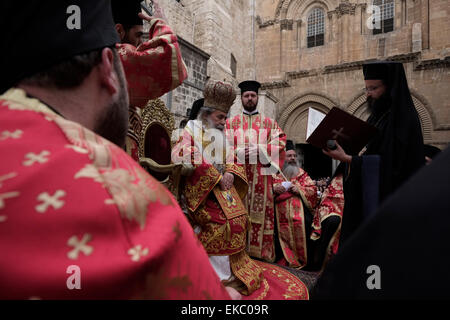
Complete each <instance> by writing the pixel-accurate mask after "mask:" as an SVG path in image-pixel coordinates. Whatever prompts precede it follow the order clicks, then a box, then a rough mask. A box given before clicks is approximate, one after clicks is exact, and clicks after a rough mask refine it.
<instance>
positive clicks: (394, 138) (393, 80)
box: [324, 62, 424, 243]
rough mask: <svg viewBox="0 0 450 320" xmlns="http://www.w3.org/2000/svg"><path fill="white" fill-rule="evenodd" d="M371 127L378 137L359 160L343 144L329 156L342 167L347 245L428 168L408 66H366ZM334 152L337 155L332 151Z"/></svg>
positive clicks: (343, 231) (365, 77)
mask: <svg viewBox="0 0 450 320" xmlns="http://www.w3.org/2000/svg"><path fill="white" fill-rule="evenodd" d="M363 72H364V80H365V85H366V92H367V102H368V104H369V109H370V111H371V114H370V117H369V119H368V120H367V123H368V124H370V125H372V126H373V127H375V128H377V132H376V134H375V135H374V137H373V138H372V139H370V140H369V141H368V143H367V145H366V146H365V147H364V148H363V149H362V150H361V152H359V155H356V154H353V153H352V152H349V151H347V152H346V151H345V150H344V148H342V147H341V145H340V144H339V143H336V148H332V147H331V148H327V149H325V150H324V153H325V154H326V155H328V156H330V157H331V158H333V159H336V160H339V161H341V162H342V164H341V165H340V166H339V167H338V169H337V170H338V172H343V173H344V195H345V206H344V216H343V222H342V231H341V243H342V242H345V240H346V239H347V238H349V237H350V236H351V235H352V234H353V233H354V231H355V230H356V229H357V228H358V227H359V226H360V224H361V223H362V222H363V220H364V219H365V218H367V217H368V216H370V214H371V213H372V212H374V210H375V209H376V208H377V206H378V204H379V203H380V202H381V201H383V200H384V199H386V198H387V197H388V196H389V195H390V194H391V193H393V191H395V190H396V189H397V188H398V187H400V185H402V184H403V183H404V182H405V181H406V180H407V179H408V178H409V177H410V176H411V175H412V174H413V173H414V172H415V171H416V170H417V169H419V168H420V167H422V166H423V165H424V149H423V148H424V147H423V136H422V131H421V125H420V121H419V117H418V114H417V111H416V109H415V107H414V103H413V100H412V98H411V94H410V91H409V88H408V83H407V79H406V75H405V71H404V69H403V65H402V64H401V63H397V62H374V63H368V64H365V65H364V66H363ZM332 149H334V150H332Z"/></svg>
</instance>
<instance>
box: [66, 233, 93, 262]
mask: <svg viewBox="0 0 450 320" xmlns="http://www.w3.org/2000/svg"><path fill="white" fill-rule="evenodd" d="M91 240H92V236H91V235H90V234H89V233H86V234H84V235H83V238H82V239H81V241H79V240H78V237H77V236H73V237H71V238H70V239H69V240H68V241H67V245H68V246H70V247H73V248H74V249H73V250H71V251H70V252H68V253H67V257H68V258H69V259H71V260H77V259H78V256H79V255H80V252H82V253H84V255H85V256H89V255H91V254H92V252H93V251H94V247H92V246H88V245H87V243H88V242H89V241H91Z"/></svg>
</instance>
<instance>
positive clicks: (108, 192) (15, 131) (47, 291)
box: [0, 0, 230, 299]
mask: <svg viewBox="0 0 450 320" xmlns="http://www.w3.org/2000/svg"><path fill="white" fill-rule="evenodd" d="M74 5H75V6H77V7H78V8H79V9H80V11H81V12H82V14H83V15H82V17H83V18H82V20H81V23H82V28H81V29H80V30H78V29H77V28H74V29H68V28H67V26H68V23H67V21H66V20H67V17H68V16H67V13H66V12H67V10H68V8H69V7H72V8H73V6H74ZM1 6H2V10H0V21H1V22H2V23H6V24H7V25H8V26H9V27H11V28H12V29H14V30H17V31H18V32H19V33H20V34H21V37H20V38H19V37H17V36H16V35H13V34H12V33H11V34H9V33H7V34H5V37H6V38H5V39H3V40H4V41H5V43H8V45H9V48H8V50H6V51H4V52H2V59H0V66H1V69H2V70H3V73H2V77H1V78H0V88H1V89H0V91H1V92H3V91H5V90H7V91H6V93H4V94H2V95H1V96H0V154H1V155H2V160H1V161H2V165H1V166H0V252H1V255H0V270H1V272H0V283H1V285H0V299H129V298H133V299H141V298H142V299H229V297H230V296H229V295H228V293H227V291H226V289H225V287H224V286H223V285H222V284H221V282H220V279H219V278H218V277H217V274H216V273H215V271H214V269H213V268H212V267H211V264H210V262H209V260H208V256H207V255H206V253H205V251H204V249H203V247H202V245H201V244H200V243H198V242H197V240H196V239H195V236H194V233H193V232H192V228H191V227H190V225H189V223H188V221H187V219H186V217H185V216H184V215H183V213H182V212H181V210H180V208H179V206H178V204H177V203H176V201H175V200H174V198H173V197H172V195H171V194H170V193H169V192H168V191H167V190H166V189H165V188H164V187H163V186H162V185H161V184H159V183H158V182H157V181H156V180H155V179H154V178H152V177H151V176H149V175H148V174H147V173H146V172H145V171H144V170H143V169H142V168H141V167H139V165H138V164H137V163H136V162H135V161H133V160H132V159H131V158H130V157H129V156H128V155H127V154H126V153H125V152H124V151H123V150H122V149H121V147H123V145H124V142H125V137H126V131H127V123H128V96H127V89H126V80H125V76H124V73H123V69H122V66H121V62H120V58H119V56H118V54H117V52H116V49H115V48H114V45H115V43H116V42H117V41H118V38H117V34H116V31H115V29H114V24H113V20H112V14H111V6H110V2H109V1H103V0H98V1H81V0H80V1H73V0H70V1H64V0H63V1H57V2H50V1H48V2H47V1H44V2H42V1H28V2H27V5H26V6H23V5H22V4H21V3H18V2H16V1H2V3H1ZM38 19H39V20H38ZM23 21H27V23H26V24H23ZM29 25H33V26H34V27H33V28H30V27H29ZM99 31H101V32H99ZM24 39H27V41H24ZM29 48H33V51H30V50H29ZM99 134H101V135H102V136H103V137H102V136H100V135H99ZM105 138H107V139H108V140H109V141H108V140H107V139H105Z"/></svg>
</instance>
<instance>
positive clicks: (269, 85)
mask: <svg viewBox="0 0 450 320" xmlns="http://www.w3.org/2000/svg"><path fill="white" fill-rule="evenodd" d="M290 86H291V85H290V84H289V82H287V81H286V80H279V81H271V82H264V83H261V89H263V90H265V89H277V88H288V87H290Z"/></svg>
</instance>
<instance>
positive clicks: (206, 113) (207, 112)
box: [196, 107, 216, 121]
mask: <svg viewBox="0 0 450 320" xmlns="http://www.w3.org/2000/svg"><path fill="white" fill-rule="evenodd" d="M214 111H216V109H213V108H211V107H201V108H200V110H199V111H198V115H197V119H196V120H199V121H203V117H205V116H206V117H208V116H209V115H210V114H212V113H213V112H214Z"/></svg>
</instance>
